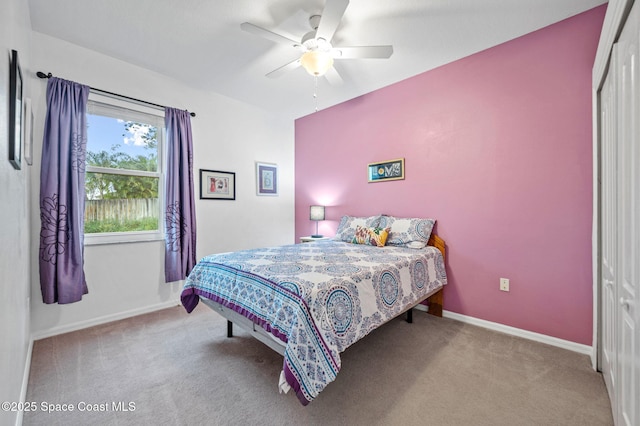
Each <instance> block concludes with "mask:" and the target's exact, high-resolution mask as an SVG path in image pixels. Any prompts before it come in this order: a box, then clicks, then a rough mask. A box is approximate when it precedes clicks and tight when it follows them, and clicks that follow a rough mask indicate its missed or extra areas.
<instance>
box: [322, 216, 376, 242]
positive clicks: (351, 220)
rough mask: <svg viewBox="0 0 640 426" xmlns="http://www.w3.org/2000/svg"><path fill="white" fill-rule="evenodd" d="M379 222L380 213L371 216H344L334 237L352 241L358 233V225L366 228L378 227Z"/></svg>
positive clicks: (339, 239)
mask: <svg viewBox="0 0 640 426" xmlns="http://www.w3.org/2000/svg"><path fill="white" fill-rule="evenodd" d="M379 223H380V216H379V215H378V216H369V217H357V216H347V215H345V216H342V219H341V220H340V224H339V225H338V230H337V231H336V236H335V237H333V239H334V240H338V241H344V242H347V243H350V242H351V241H353V238H354V237H355V235H356V228H357V227H358V225H360V226H362V227H364V228H377V227H378V224H379Z"/></svg>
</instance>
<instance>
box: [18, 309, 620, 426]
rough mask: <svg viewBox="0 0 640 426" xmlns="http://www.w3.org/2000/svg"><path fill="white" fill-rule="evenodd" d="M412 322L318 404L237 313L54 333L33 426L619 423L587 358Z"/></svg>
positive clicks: (342, 376)
mask: <svg viewBox="0 0 640 426" xmlns="http://www.w3.org/2000/svg"><path fill="white" fill-rule="evenodd" d="M413 321H414V322H413V324H408V323H407V322H405V321H404V320H402V319H400V318H398V319H395V320H393V321H391V322H389V323H388V324H386V325H384V326H382V327H381V328H379V329H378V330H375V331H374V332H372V333H371V334H370V335H369V336H367V337H365V338H364V339H363V340H361V341H359V342H357V343H356V344H354V345H353V346H351V347H350V348H348V349H347V350H346V351H345V352H344V353H343V354H342V370H341V371H340V373H339V374H338V377H337V379H336V380H335V381H334V382H333V383H331V384H330V385H329V386H328V387H327V388H326V389H325V390H324V391H323V392H321V393H320V395H319V397H318V398H316V399H315V400H314V401H313V402H311V403H310V404H309V405H308V406H306V407H304V406H302V405H301V404H300V403H299V402H298V399H297V398H296V396H295V395H294V394H293V393H291V392H290V393H289V394H286V395H285V394H279V393H278V389H277V384H278V377H279V374H280V370H281V369H282V357H281V356H280V355H278V354H277V353H275V352H274V351H272V350H271V349H269V348H267V347H266V346H265V345H263V344H262V343H260V342H258V341H257V340H255V339H253V338H252V337H250V336H249V335H247V334H246V333H244V332H242V331H241V330H240V329H239V328H238V327H236V330H235V334H236V337H233V338H227V337H226V320H225V319H224V318H222V317H220V316H219V315H218V314H216V313H214V312H213V311H212V310H210V309H209V308H208V307H206V306H204V305H203V304H202V303H201V304H200V305H198V307H197V308H196V309H195V311H194V312H193V313H192V314H187V313H186V312H185V311H184V309H183V308H182V307H175V308H171V309H165V310H162V311H158V312H155V313H151V314H146V315H141V316H138V317H134V318H129V319H125V320H121V321H117V322H113V323H110V324H104V325H100V326H96V327H92V328H89V329H85V330H80V331H76V332H72V333H67V334H64V335H59V336H55V337H50V338H47V339H43V340H39V341H36V342H35V344H34V348H33V357H32V362H31V372H30V378H29V386H28V391H27V401H30V402H35V403H36V405H37V409H36V410H35V411H32V412H26V413H25V414H24V420H23V424H24V425H98V424H99V425H143V424H154V425H205V424H206V425H400V424H402V425H443V426H446V425H474V426H482V425H491V426H496V425H508V426H514V425H580V426H584V425H598V426H602V425H612V424H613V420H612V416H611V406H610V403H609V399H608V397H607V392H606V389H605V385H604V381H603V379H602V375H601V374H599V373H597V372H595V371H593V370H592V369H591V366H590V360H589V358H588V357H587V356H585V355H582V354H577V353H574V352H570V351H567V350H564V349H560V348H556V347H553V346H549V345H545V344H542V343H537V342H532V341H529V340H525V339H522V338H518V337H514V336H510V335H506V334H502V333H499V332H494V331H491V330H486V329H483V328H479V327H476V326H473V325H469V324H464V323H461V322H458V321H455V320H452V319H447V318H436V317H433V316H430V315H427V314H426V313H424V312H420V311H414V315H413ZM130 403H131V404H130ZM48 404H69V405H68V406H67V408H69V407H73V410H74V411H53V412H51V413H47V412H45V411H43V408H45V407H46V408H50V407H51V405H48ZM62 407H63V406H55V405H54V406H53V410H58V409H62ZM91 408H95V409H97V410H104V411H88V410H89V409H91ZM124 409H126V410H127V411H124Z"/></svg>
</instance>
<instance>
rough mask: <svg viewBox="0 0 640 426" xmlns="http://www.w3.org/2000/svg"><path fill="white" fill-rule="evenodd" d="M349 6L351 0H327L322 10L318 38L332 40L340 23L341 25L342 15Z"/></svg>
mask: <svg viewBox="0 0 640 426" xmlns="http://www.w3.org/2000/svg"><path fill="white" fill-rule="evenodd" d="M347 6H349V0H327V3H326V4H325V6H324V10H323V11H322V17H321V18H320V24H318V30H317V31H316V38H323V39H325V40H326V41H331V39H332V38H333V34H334V33H335V32H336V30H337V29H338V25H340V21H341V20H342V15H344V11H345V10H346V9H347Z"/></svg>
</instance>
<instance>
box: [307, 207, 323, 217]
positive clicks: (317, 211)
mask: <svg viewBox="0 0 640 426" xmlns="http://www.w3.org/2000/svg"><path fill="white" fill-rule="evenodd" d="M309 219H311V220H324V206H311V209H310V210H309Z"/></svg>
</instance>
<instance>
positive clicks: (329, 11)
mask: <svg viewBox="0 0 640 426" xmlns="http://www.w3.org/2000/svg"><path fill="white" fill-rule="evenodd" d="M348 5H349V0H326V4H325V7H324V10H323V12H322V14H321V15H312V16H311V17H310V18H309V24H310V25H311V31H309V32H308V33H306V34H305V35H303V36H302V39H301V40H300V41H296V40H293V39H290V38H289V37H285V36H283V35H280V34H277V33H274V32H273V31H270V30H267V29H264V28H262V27H259V26H257V25H254V24H250V23H249V22H244V23H242V24H241V25H240V28H241V29H242V30H244V31H246V32H249V33H252V34H255V35H258V36H261V37H264V38H266V39H268V40H271V41H274V42H276V43H281V44H287V45H290V46H291V47H293V48H295V49H296V50H298V51H299V52H301V55H300V56H299V57H298V58H297V59H295V60H293V61H291V62H289V63H288V64H285V65H283V66H281V67H279V68H276V69H275V70H273V71H271V72H270V73H268V74H267V77H272V78H275V77H279V76H281V75H282V74H284V73H285V72H287V71H290V70H293V69H295V68H298V67H299V66H302V67H303V68H304V69H305V70H307V72H308V73H309V74H311V75H314V76H316V77H317V76H321V75H324V76H325V77H326V78H327V80H329V82H330V83H332V84H339V83H340V82H342V79H341V77H340V75H339V74H338V72H337V71H336V69H335V68H334V67H333V60H334V59H360V58H389V57H390V56H391V55H392V54H393V46H388V45H387V46H348V47H334V46H332V45H331V39H332V38H333V35H334V34H335V32H336V29H337V28H338V25H340V21H341V20H342V16H343V15H344V12H345V10H346V9H347V6H348Z"/></svg>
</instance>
